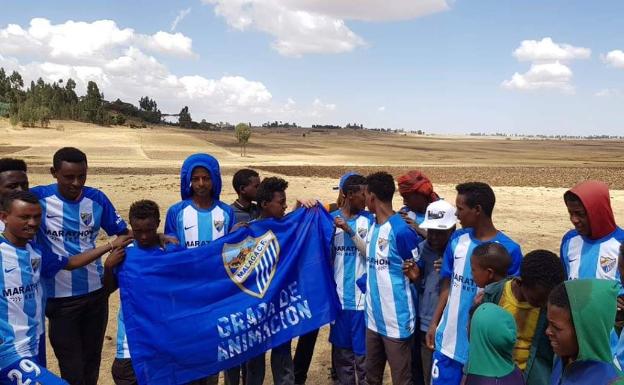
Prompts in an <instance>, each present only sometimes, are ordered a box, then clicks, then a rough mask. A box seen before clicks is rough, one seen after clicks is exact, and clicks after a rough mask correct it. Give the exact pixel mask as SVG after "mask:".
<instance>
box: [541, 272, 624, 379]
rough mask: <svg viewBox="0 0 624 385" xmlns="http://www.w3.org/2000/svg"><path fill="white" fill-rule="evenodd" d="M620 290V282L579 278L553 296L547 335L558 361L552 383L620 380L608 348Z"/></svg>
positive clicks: (566, 283) (550, 301) (554, 292)
mask: <svg viewBox="0 0 624 385" xmlns="http://www.w3.org/2000/svg"><path fill="white" fill-rule="evenodd" d="M618 290H619V283H618V282H613V281H611V280H601V279H576V280H572V281H566V282H563V283H561V284H559V285H558V286H557V287H555V288H554V289H553V291H552V292H551V293H550V296H549V298H548V328H547V329H546V335H547V336H548V338H549V339H550V343H551V345H552V348H553V351H554V352H555V354H556V355H557V358H558V359H557V360H556V363H555V367H554V368H553V373H552V377H551V384H553V385H577V384H579V385H580V384H615V383H616V381H618V379H619V380H620V381H621V378H620V371H619V370H618V369H616V367H615V366H614V364H613V359H612V355H611V348H610V347H609V335H610V333H611V330H612V329H613V321H614V320H615V312H616V297H617V294H618ZM617 383H621V382H617Z"/></svg>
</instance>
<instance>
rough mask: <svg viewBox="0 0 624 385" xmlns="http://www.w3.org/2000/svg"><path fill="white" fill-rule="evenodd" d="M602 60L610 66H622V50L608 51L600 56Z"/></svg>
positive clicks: (623, 56) (623, 61) (623, 54)
mask: <svg viewBox="0 0 624 385" xmlns="http://www.w3.org/2000/svg"><path fill="white" fill-rule="evenodd" d="M602 60H603V61H604V62H605V63H607V64H608V65H610V66H612V67H615V68H624V52H622V50H619V49H616V50H613V51H610V52H609V53H607V54H606V55H604V56H603V57H602Z"/></svg>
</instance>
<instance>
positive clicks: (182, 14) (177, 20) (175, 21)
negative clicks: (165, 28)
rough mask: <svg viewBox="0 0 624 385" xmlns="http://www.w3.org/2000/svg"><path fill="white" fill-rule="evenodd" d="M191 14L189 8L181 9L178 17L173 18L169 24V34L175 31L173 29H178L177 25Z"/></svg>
mask: <svg viewBox="0 0 624 385" xmlns="http://www.w3.org/2000/svg"><path fill="white" fill-rule="evenodd" d="M189 13H191V8H190V7H189V8H186V9H181V10H180V11H179V12H178V15H177V16H176V17H175V19H173V22H172V23H171V32H173V31H175V29H176V28H177V27H178V24H180V22H181V21H182V20H184V18H185V17H186V16H187V15H188V14H189Z"/></svg>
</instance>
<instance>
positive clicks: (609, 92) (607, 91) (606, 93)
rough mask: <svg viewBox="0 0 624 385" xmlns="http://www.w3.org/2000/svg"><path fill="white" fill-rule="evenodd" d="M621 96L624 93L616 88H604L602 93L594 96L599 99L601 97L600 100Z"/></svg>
mask: <svg viewBox="0 0 624 385" xmlns="http://www.w3.org/2000/svg"><path fill="white" fill-rule="evenodd" d="M621 94H622V93H621V92H620V90H618V89H615V88H603V89H601V90H600V91H598V92H596V93H595V94H594V96H597V97H600V98H606V97H613V96H620V95H621Z"/></svg>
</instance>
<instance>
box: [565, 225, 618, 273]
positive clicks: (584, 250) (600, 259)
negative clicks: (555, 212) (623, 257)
mask: <svg viewBox="0 0 624 385" xmlns="http://www.w3.org/2000/svg"><path fill="white" fill-rule="evenodd" d="M622 242H624V230H622V229H621V228H619V227H617V228H616V229H615V231H614V232H612V233H611V234H609V235H606V236H604V237H602V238H600V239H596V240H592V239H589V238H587V237H584V236H582V235H580V234H579V233H578V232H577V231H576V230H570V231H568V232H567V233H566V235H565V236H564V237H563V240H562V241H561V260H562V261H563V267H564V268H565V270H566V274H567V278H568V279H579V278H580V279H583V278H598V279H612V280H617V281H619V280H620V273H619V271H618V268H617V263H618V255H619V253H620V245H621V244H622Z"/></svg>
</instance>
